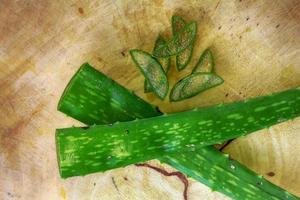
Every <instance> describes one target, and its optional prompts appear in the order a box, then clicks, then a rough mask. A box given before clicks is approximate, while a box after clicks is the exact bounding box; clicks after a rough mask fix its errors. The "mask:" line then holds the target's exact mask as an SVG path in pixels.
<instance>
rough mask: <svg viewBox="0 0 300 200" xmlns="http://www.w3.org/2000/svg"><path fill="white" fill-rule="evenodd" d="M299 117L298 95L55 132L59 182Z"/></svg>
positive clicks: (282, 94) (290, 92)
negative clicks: (61, 178)
mask: <svg viewBox="0 0 300 200" xmlns="http://www.w3.org/2000/svg"><path fill="white" fill-rule="evenodd" d="M299 115H300V89H299V88H298V89H291V90H287V91H284V92H280V93H277V94H273V95H269V96H264V97H258V98H255V99H251V100H246V101H242V102H237V103H231V104H224V105H216V106H212V107H207V108H201V109H195V110H193V111H187V112H182V113H176V114H171V115H163V116H158V117H151V118H147V119H140V120H135V121H130V122H120V123H115V124H113V125H111V126H109V125H97V126H92V127H90V128H88V129H81V128H66V129H58V130H57V132H56V144H57V154H58V162H59V165H60V173H61V176H62V177H69V176H76V175H85V174H88V173H92V172H98V171H106V170H109V169H113V168H117V167H123V166H126V165H129V164H133V163H137V162H142V161H146V160H150V159H154V158H158V157H160V156H161V155H162V154H163V153H164V152H173V151H180V150H184V149H186V147H187V146H191V145H197V147H201V146H207V145H211V144H216V143H222V142H224V141H226V140H229V139H232V138H236V137H239V136H241V135H246V134H248V133H251V132H254V131H256V130H260V129H263V128H268V127H270V126H272V125H274V124H277V123H280V122H283V121H286V120H289V119H293V118H295V117H297V116H299Z"/></svg>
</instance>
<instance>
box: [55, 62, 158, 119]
mask: <svg viewBox="0 0 300 200" xmlns="http://www.w3.org/2000/svg"><path fill="white" fill-rule="evenodd" d="M57 109H58V110H59V111H61V112H63V113H65V114H67V115H68V116H71V117H73V118H75V119H77V120H79V121H81V122H83V123H85V124H89V125H92V124H107V123H113V122H115V121H130V120H134V119H136V118H144V117H153V116H157V115H158V114H159V113H160V112H158V110H157V109H156V107H155V106H153V105H150V104H149V103H147V102H145V101H144V100H143V99H141V98H139V97H138V96H136V95H135V94H134V93H132V92H130V91H128V90H127V89H126V88H124V87H123V86H121V85H120V84H118V83H117V82H115V81H113V80H112V79H110V78H108V77H107V76H105V75H104V74H102V73H101V72H99V71H97V70H96V69H94V68H93V67H92V66H90V65H89V64H88V63H85V64H83V65H82V66H81V67H80V69H79V70H78V71H77V72H76V74H75V75H74V76H73V78H72V79H71V81H70V82H69V83H68V85H67V87H66V89H65V90H64V92H63V95H62V96H61V98H60V100H59V103H58V107H57ZM87 113H88V114H87ZM108 113H109V114H108ZM141 113H143V114H141Z"/></svg>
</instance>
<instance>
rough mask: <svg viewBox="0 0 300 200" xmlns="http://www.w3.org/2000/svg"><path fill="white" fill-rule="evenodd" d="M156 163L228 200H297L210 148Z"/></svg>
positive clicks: (174, 155)
mask: <svg viewBox="0 0 300 200" xmlns="http://www.w3.org/2000/svg"><path fill="white" fill-rule="evenodd" d="M160 160H161V162H164V163H166V164H168V165H170V166H172V167H174V168H176V169H177V170H179V171H181V172H183V173H184V174H186V175H188V176H190V177H191V178H194V179H195V180H197V181H199V182H201V183H203V184H205V185H207V186H208V187H210V188H212V189H213V190H215V191H218V192H221V193H223V194H225V195H227V196H229V197H231V198H232V199H237V200H238V199H248V200H266V199H270V200H271V199H274V200H275V199H276V200H281V199H291V200H292V199H293V200H296V199H298V200H299V198H297V197H296V196H294V195H292V194H291V193H289V192H287V191H285V190H284V189H282V188H280V187H278V186H276V185H274V184H272V183H270V182H269V181H267V180H266V179H264V178H263V177H262V176H258V175H257V174H255V173H254V172H253V171H251V170H250V169H248V168H246V167H245V166H243V165H242V164H240V163H239V162H237V161H235V160H232V159H231V158H230V157H229V156H228V155H226V154H222V153H221V152H219V151H218V150H216V149H215V148H214V147H212V146H208V147H205V148H199V149H196V150H194V151H189V152H174V153H168V154H166V155H165V156H163V157H162V158H160Z"/></svg>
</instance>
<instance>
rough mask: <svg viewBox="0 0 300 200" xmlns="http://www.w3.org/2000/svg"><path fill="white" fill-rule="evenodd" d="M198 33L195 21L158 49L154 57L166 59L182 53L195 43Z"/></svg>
mask: <svg viewBox="0 0 300 200" xmlns="http://www.w3.org/2000/svg"><path fill="white" fill-rule="evenodd" d="M196 33H197V23H196V22H195V21H191V22H189V23H188V24H186V25H185V26H184V28H183V29H182V30H181V31H180V32H178V34H176V35H175V36H174V37H173V39H172V40H170V41H169V42H167V44H165V45H163V46H161V47H160V48H157V49H156V50H155V51H154V52H153V56H154V57H156V58H165V57H170V56H173V55H177V54H179V53H181V52H182V51H183V50H185V49H186V48H188V47H189V46H190V45H191V44H192V43H193V42H194V40H195V38H196Z"/></svg>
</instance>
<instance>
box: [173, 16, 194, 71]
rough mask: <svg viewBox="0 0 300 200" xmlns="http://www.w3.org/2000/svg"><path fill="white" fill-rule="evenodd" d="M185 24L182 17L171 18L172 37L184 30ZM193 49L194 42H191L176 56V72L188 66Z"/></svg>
mask: <svg viewBox="0 0 300 200" xmlns="http://www.w3.org/2000/svg"><path fill="white" fill-rule="evenodd" d="M185 24H186V23H185V21H184V20H183V18H182V17H180V16H177V15H174V16H172V31H173V36H175V35H176V34H178V32H180V30H182V29H183V28H184V26H185ZM193 49H194V42H192V43H191V45H190V46H188V47H187V48H186V49H185V50H183V51H182V52H181V53H179V54H178V55H176V67H177V70H178V71H180V70H183V69H184V68H185V67H186V66H187V65H188V64H189V62H190V61H191V58H192V54H193Z"/></svg>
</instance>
